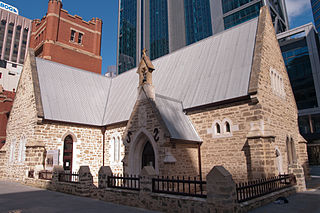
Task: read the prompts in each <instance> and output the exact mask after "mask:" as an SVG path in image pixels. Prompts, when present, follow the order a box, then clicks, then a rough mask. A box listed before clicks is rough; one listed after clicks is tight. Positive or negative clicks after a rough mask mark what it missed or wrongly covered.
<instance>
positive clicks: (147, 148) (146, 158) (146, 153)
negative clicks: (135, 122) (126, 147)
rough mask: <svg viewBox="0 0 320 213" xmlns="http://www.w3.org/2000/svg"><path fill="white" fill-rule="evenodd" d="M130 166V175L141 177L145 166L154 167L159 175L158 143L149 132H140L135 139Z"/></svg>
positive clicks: (131, 147)
mask: <svg viewBox="0 0 320 213" xmlns="http://www.w3.org/2000/svg"><path fill="white" fill-rule="evenodd" d="M128 165H129V168H128V173H129V174H133V175H139V174H140V172H141V170H142V168H143V167H144V166H153V168H154V169H155V171H156V173H159V172H158V171H159V169H158V150H157V143H156V142H155V141H154V139H153V137H152V135H150V134H149V133H148V132H147V131H143V130H142V131H139V132H138V133H137V134H136V135H135V136H134V137H133V143H132V144H130V151H129V159H128Z"/></svg>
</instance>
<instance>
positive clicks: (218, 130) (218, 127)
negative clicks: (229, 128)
mask: <svg viewBox="0 0 320 213" xmlns="http://www.w3.org/2000/svg"><path fill="white" fill-rule="evenodd" d="M216 133H217V134H220V133H221V129H220V124H218V123H217V124H216Z"/></svg>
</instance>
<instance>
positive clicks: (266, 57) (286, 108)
mask: <svg viewBox="0 0 320 213" xmlns="http://www.w3.org/2000/svg"><path fill="white" fill-rule="evenodd" d="M252 72H259V75H258V77H257V78H256V79H257V80H256V81H257V83H256V85H258V86H257V99H258V101H259V103H260V104H261V111H260V114H258V115H257V116H259V117H260V119H261V120H263V123H264V130H265V131H269V132H270V134H272V135H273V136H275V142H274V143H272V144H271V146H273V147H274V148H278V149H279V150H280V154H281V157H282V161H283V170H284V172H289V169H290V168H289V167H290V166H291V165H289V162H288V156H287V155H288V151H287V147H286V141H287V140H288V139H289V140H291V139H292V140H293V142H294V147H295V151H294V155H296V158H297V161H296V162H294V163H296V164H298V166H303V167H304V168H305V170H307V168H308V160H307V152H306V141H305V140H304V139H303V137H301V135H300V133H299V129H298V114H297V113H298V110H297V107H296V103H295V99H294V95H293V92H292V88H291V85H290V81H289V77H288V74H287V71H286V67H285V64H284V61H283V57H282V54H281V50H280V47H279V43H278V40H277V38H276V34H275V31H274V28H273V25H272V21H271V17H270V15H269V12H268V10H266V9H262V10H261V14H260V17H259V26H258V37H257V39H256V47H255V57H254V60H253V70H252ZM252 80H253V78H252ZM253 85H254V84H253V83H252V84H251V85H250V87H251V88H249V91H250V92H254V86H253ZM270 154H273V153H270ZM294 158H295V157H294ZM294 161H295V160H294ZM267 163H269V164H270V165H271V164H272V163H274V164H276V162H267ZM274 167H275V168H276V166H274ZM276 171H277V170H276ZM302 175H303V174H302Z"/></svg>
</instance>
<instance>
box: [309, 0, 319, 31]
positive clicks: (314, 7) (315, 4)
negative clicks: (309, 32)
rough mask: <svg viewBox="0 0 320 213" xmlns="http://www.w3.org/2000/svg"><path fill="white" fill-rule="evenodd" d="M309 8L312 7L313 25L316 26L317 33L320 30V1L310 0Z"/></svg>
mask: <svg viewBox="0 0 320 213" xmlns="http://www.w3.org/2000/svg"><path fill="white" fill-rule="evenodd" d="M311 7H312V13H313V19H314V23H315V25H316V29H317V31H318V32H319V30H320V0H311Z"/></svg>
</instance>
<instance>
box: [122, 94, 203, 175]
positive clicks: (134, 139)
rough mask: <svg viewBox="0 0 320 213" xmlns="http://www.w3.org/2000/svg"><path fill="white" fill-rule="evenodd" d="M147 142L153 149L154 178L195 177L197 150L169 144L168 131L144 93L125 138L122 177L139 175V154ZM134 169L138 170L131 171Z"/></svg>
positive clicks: (181, 144) (190, 146)
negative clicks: (155, 175)
mask: <svg viewBox="0 0 320 213" xmlns="http://www.w3.org/2000/svg"><path fill="white" fill-rule="evenodd" d="M129 136H130V137H129ZM128 141H129V142H128ZM146 141H150V142H151V144H152V146H153V149H154V152H155V158H156V159H155V160H156V165H155V167H156V168H155V169H156V172H157V174H159V175H170V176H171V175H180V176H182V175H188V176H196V175H198V154H197V153H198V149H197V146H195V145H194V144H191V145H190V144H184V143H183V142H182V143H175V142H172V141H170V138H169V133H168V130H167V129H166V126H165V125H164V123H163V121H162V119H161V117H160V114H159V112H158V111H157V109H156V107H155V105H154V102H153V101H152V100H150V99H148V98H147V97H146V96H144V93H141V94H140V97H139V98H138V100H137V102H136V105H135V107H134V109H133V112H132V115H131V118H130V119H129V122H128V125H127V127H126V132H125V135H124V144H125V157H124V160H123V161H124V169H125V173H127V174H131V173H134V174H139V170H140V169H141V155H142V150H143V147H144V145H145V143H146ZM139 156H140V157H139ZM130 162H131V163H132V165H131V164H130ZM133 162H134V163H133ZM133 164H135V165H133ZM134 167H139V168H136V169H132V168H134Z"/></svg>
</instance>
